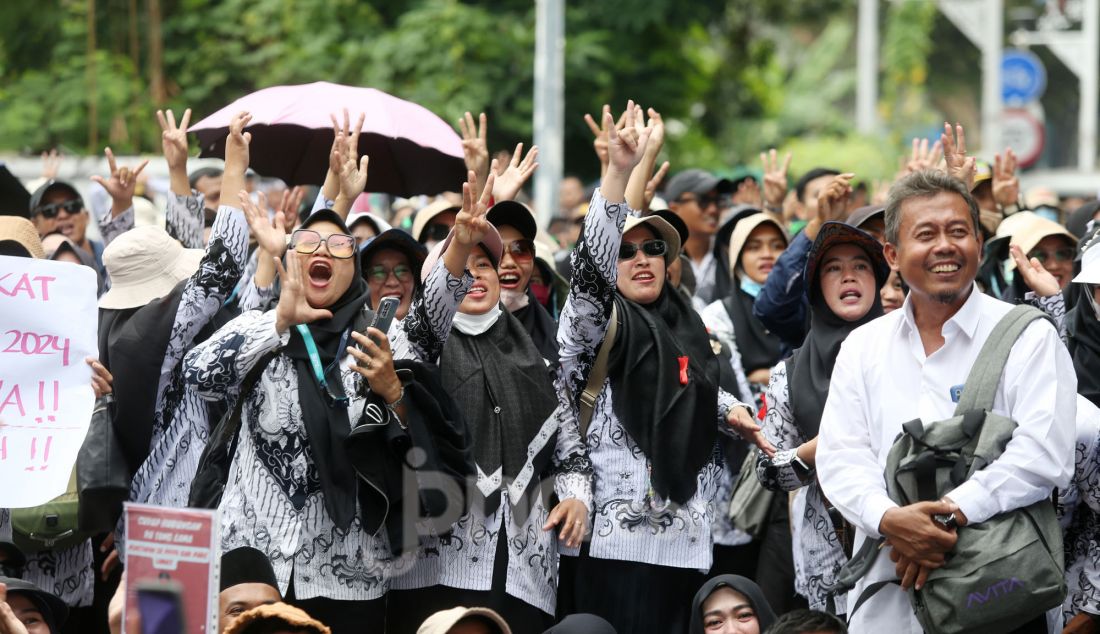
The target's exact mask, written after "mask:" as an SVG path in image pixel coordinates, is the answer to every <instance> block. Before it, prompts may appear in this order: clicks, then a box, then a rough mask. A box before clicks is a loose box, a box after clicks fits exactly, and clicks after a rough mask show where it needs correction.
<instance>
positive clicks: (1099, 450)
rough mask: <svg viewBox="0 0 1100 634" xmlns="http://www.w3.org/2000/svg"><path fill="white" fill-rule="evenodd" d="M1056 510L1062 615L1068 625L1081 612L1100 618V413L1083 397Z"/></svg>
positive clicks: (1079, 398) (1078, 399)
mask: <svg viewBox="0 0 1100 634" xmlns="http://www.w3.org/2000/svg"><path fill="white" fill-rule="evenodd" d="M1055 510H1056V511H1057V512H1058V520H1059V522H1061V524H1062V530H1063V531H1064V538H1063V540H1062V542H1063V546H1064V547H1065V563H1066V584H1067V586H1069V588H1068V590H1069V591H1068V593H1067V594H1066V601H1065V603H1064V604H1062V616H1063V617H1064V618H1065V621H1066V623H1069V621H1070V619H1072V618H1073V617H1074V616H1076V615H1077V614H1080V613H1081V612H1087V613H1089V614H1092V615H1100V410H1097V408H1096V406H1095V405H1093V404H1092V403H1091V402H1090V401H1089V400H1088V399H1086V398H1085V397H1083V396H1078V397H1077V443H1076V450H1075V454H1074V469H1073V480H1071V481H1070V484H1069V486H1068V487H1066V488H1065V489H1060V490H1059V491H1058V499H1057V504H1056V505H1055ZM1059 625H1061V624H1059Z"/></svg>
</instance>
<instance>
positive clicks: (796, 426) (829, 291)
mask: <svg viewBox="0 0 1100 634" xmlns="http://www.w3.org/2000/svg"><path fill="white" fill-rule="evenodd" d="M888 274H889V267H887V265H886V259H885V257H884V256H883V255H882V246H881V245H880V244H879V243H878V242H877V241H876V240H875V239H874V238H873V237H871V235H870V234H868V233H865V232H864V231H861V230H860V229H856V228H855V227H852V226H849V225H846V224H844V223H840V222H826V223H825V224H823V225H822V226H821V229H820V231H818V234H817V238H816V239H815V240H814V243H813V245H812V246H811V247H810V252H809V255H808V256H807V261H806V269H805V273H804V276H805V277H804V279H805V280H806V281H807V285H806V293H807V295H808V296H809V305H810V330H809V333H808V334H807V335H806V340H805V341H804V342H803V343H802V347H800V348H799V349H798V350H795V352H794V354H793V355H792V356H791V357H790V358H789V359H787V360H786V361H782V362H780V363H779V364H778V365H776V366H775V367H774V368H773V369H772V371H771V382H770V383H769V384H768V391H767V403H768V410H767V414H766V415H765V417H764V425H763V427H764V436H765V438H767V440H768V441H769V442H770V443H771V444H772V445H774V446H775V448H776V451H775V454H774V455H770V456H769V455H767V454H765V453H764V452H763V451H759V452H758V453H757V462H756V474H757V477H759V478H760V482H761V484H763V485H764V486H765V487H767V488H769V489H772V490H773V491H796V492H797V493H795V496H794V498H793V501H792V502H791V522H790V524H791V544H792V546H793V556H794V572H795V589H796V590H797V591H798V593H799V594H800V595H802V596H803V597H805V598H806V600H807V601H808V602H809V605H810V608H812V609H815V610H824V609H826V601H827V599H828V593H827V592H826V590H825V587H826V586H828V585H829V584H831V583H832V582H833V581H834V580H835V577H836V573H837V571H838V570H840V567H841V566H843V565H844V563H845V562H847V561H848V557H849V555H848V554H847V553H846V552H845V548H850V545H849V546H844V545H843V544H842V540H841V537H840V536H841V535H843V534H844V529H845V525H844V519H843V518H842V517H841V516H840V514H839V513H837V512H832V511H830V507H829V505H828V503H827V502H826V501H825V498H824V496H823V495H822V493H821V487H820V486H819V485H818V484H817V482H816V480H815V479H814V473H815V471H814V456H815V453H816V450H817V428H818V424H819V423H820V421H821V411H822V409H823V408H824V407H825V399H826V397H827V396H828V395H829V378H830V375H831V374H832V371H833V364H834V363H835V362H836V356H837V354H838V353H839V352H840V346H841V344H842V343H844V340H845V339H846V338H847V337H848V335H849V334H850V333H851V332H852V331H853V330H855V329H856V328H858V327H859V326H862V325H863V324H865V323H867V322H869V321H871V320H872V319H874V318H876V317H880V316H881V315H882V314H883V310H882V300H881V298H880V295H879V291H880V290H881V288H882V286H883V285H884V284H885V283H886V278H887V276H888ZM765 555H766V553H765ZM764 561H766V559H765V560H764ZM765 565H766V564H765ZM836 605H839V606H844V605H845V603H844V600H843V597H838V598H836ZM841 609H843V607H842V608H841Z"/></svg>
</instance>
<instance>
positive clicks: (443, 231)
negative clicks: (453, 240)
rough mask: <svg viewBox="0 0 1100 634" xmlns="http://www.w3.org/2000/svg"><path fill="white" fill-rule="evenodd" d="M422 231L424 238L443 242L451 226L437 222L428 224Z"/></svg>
mask: <svg viewBox="0 0 1100 634" xmlns="http://www.w3.org/2000/svg"><path fill="white" fill-rule="evenodd" d="M424 231H425V233H424V240H431V241H433V242H443V241H444V240H446V239H447V235H448V234H449V233H451V228H450V227H448V226H447V225H441V224H438V223H437V224H433V225H428V227H427V228H426V229H425V230H424Z"/></svg>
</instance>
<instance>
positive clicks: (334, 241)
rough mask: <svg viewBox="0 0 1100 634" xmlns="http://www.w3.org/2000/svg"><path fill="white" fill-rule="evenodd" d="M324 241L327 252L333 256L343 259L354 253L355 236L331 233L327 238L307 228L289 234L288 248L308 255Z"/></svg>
mask: <svg viewBox="0 0 1100 634" xmlns="http://www.w3.org/2000/svg"><path fill="white" fill-rule="evenodd" d="M322 242H324V243H325V245H326V247H327V248H328V254H329V255H331V256H332V257H334V258H337V259H340V260H345V259H347V258H350V257H351V256H353V255H355V238H353V237H351V236H349V235H348V234H346V233H333V234H331V235H329V236H328V237H327V238H322V237H321V234H319V233H317V232H316V231H311V230H309V229H299V230H297V231H295V232H294V233H292V234H290V248H291V249H294V250H295V251H297V252H298V253H301V254H302V255H309V254H311V253H314V252H316V251H317V249H320V248H321V243H322Z"/></svg>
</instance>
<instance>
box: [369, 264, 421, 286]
mask: <svg viewBox="0 0 1100 634" xmlns="http://www.w3.org/2000/svg"><path fill="white" fill-rule="evenodd" d="M390 273H393V276H394V277H396V278H397V281H398V282H408V281H409V280H411V279H412V269H411V268H409V267H408V266H407V265H405V264H398V265H397V266H395V267H393V268H392V269H388V268H386V267H384V266H382V265H381V264H378V265H375V266H372V267H370V269H369V270H368V271H367V279H369V280H370V281H372V282H379V283H381V282H385V281H386V280H388V279H389V277H390Z"/></svg>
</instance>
